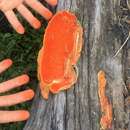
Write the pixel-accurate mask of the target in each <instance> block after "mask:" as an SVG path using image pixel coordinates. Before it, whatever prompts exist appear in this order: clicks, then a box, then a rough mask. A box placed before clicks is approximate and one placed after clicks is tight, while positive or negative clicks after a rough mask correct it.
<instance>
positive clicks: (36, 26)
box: [33, 19, 41, 29]
mask: <svg viewBox="0 0 130 130" xmlns="http://www.w3.org/2000/svg"><path fill="white" fill-rule="evenodd" d="M33 27H34V28H35V29H39V28H40V27H41V23H40V21H39V20H37V19H35V20H34V21H33Z"/></svg>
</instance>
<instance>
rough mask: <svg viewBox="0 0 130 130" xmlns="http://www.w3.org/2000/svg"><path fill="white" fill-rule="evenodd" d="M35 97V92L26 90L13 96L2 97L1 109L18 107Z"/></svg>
mask: <svg viewBox="0 0 130 130" xmlns="http://www.w3.org/2000/svg"><path fill="white" fill-rule="evenodd" d="M33 97H34V92H33V90H31V89H30V90H25V91H23V92H19V93H16V94H12V95H7V96H0V107H4V106H12V105H16V104H19V103H22V102H25V101H28V100H31V99H32V98H33Z"/></svg>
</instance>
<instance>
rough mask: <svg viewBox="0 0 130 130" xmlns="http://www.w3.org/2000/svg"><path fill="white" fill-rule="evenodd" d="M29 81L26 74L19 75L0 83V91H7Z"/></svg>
mask: <svg viewBox="0 0 130 130" xmlns="http://www.w3.org/2000/svg"><path fill="white" fill-rule="evenodd" d="M28 82H29V77H28V75H25V74H24V75H21V76H18V77H16V78H14V79H11V80H8V81H5V82H3V83H0V93H3V92H7V91H9V90H11V89H13V88H17V87H19V86H22V85H24V84H26V83H28Z"/></svg>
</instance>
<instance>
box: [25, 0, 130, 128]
mask: <svg viewBox="0 0 130 130" xmlns="http://www.w3.org/2000/svg"><path fill="white" fill-rule="evenodd" d="M119 7H120V0H59V3H58V6H57V11H58V10H63V9H65V10H69V11H72V12H74V13H75V14H76V16H77V17H78V19H79V21H80V23H81V24H82V26H83V28H84V45H83V50H82V55H81V58H80V60H79V62H78V68H79V78H78V81H77V83H76V84H75V85H74V86H73V87H72V88H71V89H69V90H67V91H64V92H60V93H59V94H57V95H50V96H49V99H48V100H47V101H46V100H44V99H43V98H42V97H41V94H40V92H39V88H38V90H37V92H36V96H35V99H34V101H33V104H32V109H31V117H30V119H29V120H28V121H27V123H26V125H25V128H24V130H99V129H100V118H101V110H100V102H99V97H98V82H97V73H98V72H99V70H104V71H105V72H106V78H107V90H106V94H107V96H108V98H109V100H110V103H111V104H112V107H113V123H112V128H111V129H112V130H125V128H128V124H129V112H128V109H126V107H125V102H124V101H125V96H128V91H127V88H126V86H125V80H126V73H125V68H126V67H127V68H128V65H125V64H124V63H126V62H128V61H129V58H126V55H128V54H129V49H128V47H126V48H125V49H124V50H123V51H121V52H120V53H119V55H118V56H117V57H115V58H113V55H114V54H115V52H116V51H117V50H118V49H119V47H120V46H121V43H122V36H121V35H118V34H120V33H118V32H120V31H121V30H119V29H118V26H117V25H118V16H119V13H120V9H119ZM124 52H125V53H124ZM124 55H125V56H124ZM129 55H130V54H129ZM127 57H128V56H127ZM124 78H125V79H124ZM124 93H126V95H125V96H124ZM129 129H130V128H129Z"/></svg>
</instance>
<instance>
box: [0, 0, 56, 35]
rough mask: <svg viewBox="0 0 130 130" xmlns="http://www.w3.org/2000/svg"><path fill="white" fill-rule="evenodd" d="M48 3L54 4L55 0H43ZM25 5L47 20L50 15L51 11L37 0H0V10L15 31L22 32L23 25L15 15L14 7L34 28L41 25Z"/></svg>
mask: <svg viewBox="0 0 130 130" xmlns="http://www.w3.org/2000/svg"><path fill="white" fill-rule="evenodd" d="M45 1H46V2H48V3H49V4H50V5H52V6H55V5H56V4H57V0H45ZM27 6H29V7H31V8H32V9H34V10H35V11H36V12H38V13H39V14H40V15H41V16H43V17H44V18H45V19H46V20H49V19H50V18H51V17H52V12H51V11H50V10H49V9H47V8H46V7H45V6H43V5H42V4H41V3H40V2H39V1H38V0H0V10H1V11H2V12H3V13H4V14H5V16H6V18H7V19H8V21H9V22H10V24H11V25H12V27H13V28H14V29H15V30H16V32H18V33H20V34H23V33H24V31H25V30H24V27H23V26H22V24H21V23H20V21H19V20H18V18H17V17H16V15H15V13H14V11H13V10H14V9H16V10H17V11H18V12H19V13H20V14H21V15H22V16H23V17H24V18H25V19H26V20H27V21H28V23H29V24H30V25H31V26H32V27H33V28H35V29H38V28H39V27H40V26H41V23H40V21H39V20H38V19H37V18H36V17H35V16H33V14H32V13H31V12H30V11H29V10H28V8H27Z"/></svg>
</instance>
